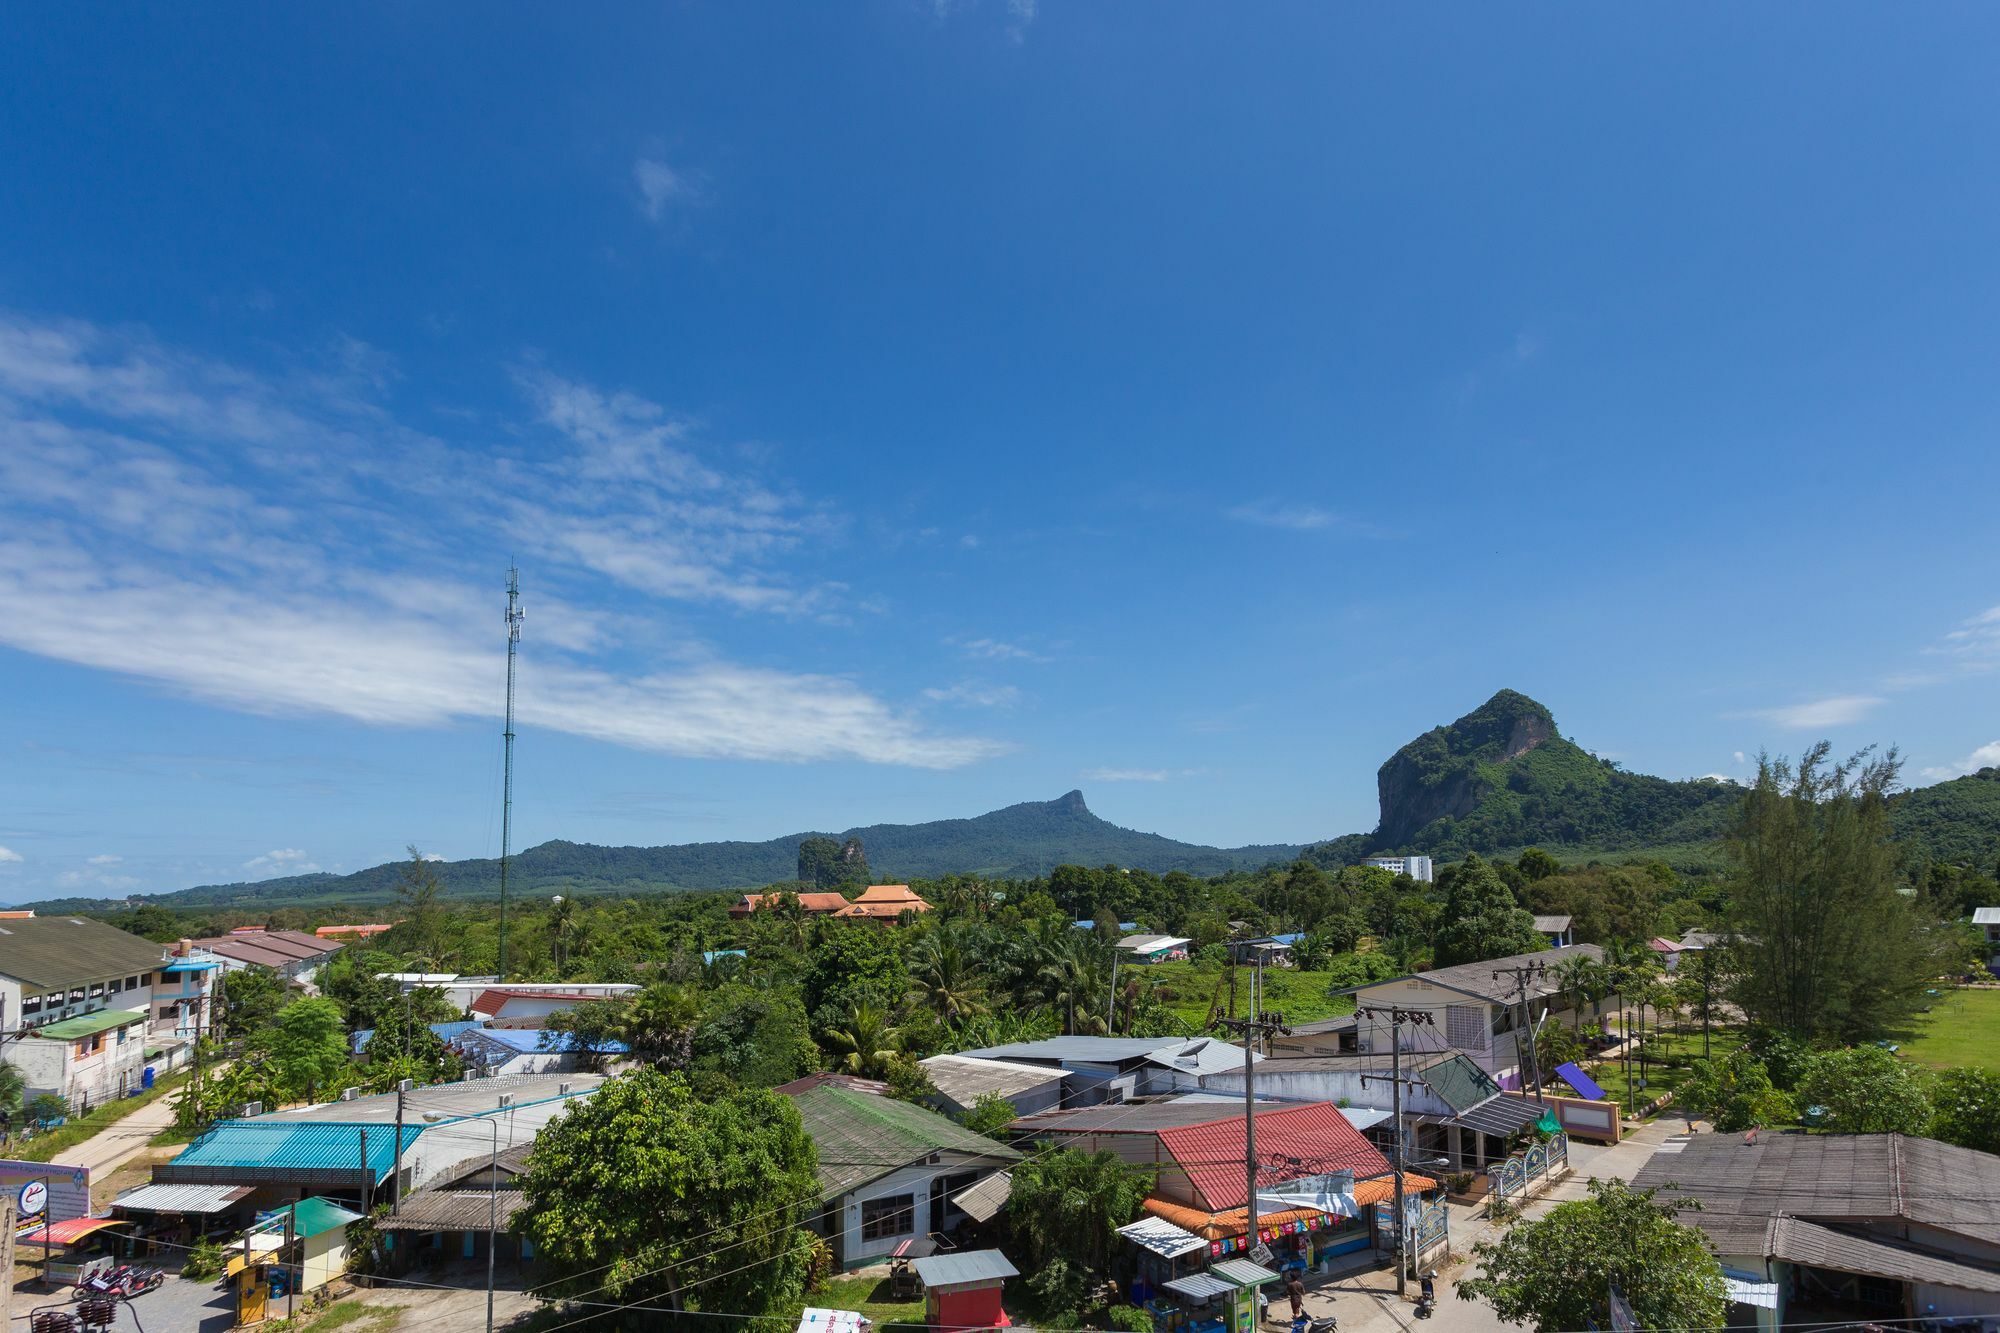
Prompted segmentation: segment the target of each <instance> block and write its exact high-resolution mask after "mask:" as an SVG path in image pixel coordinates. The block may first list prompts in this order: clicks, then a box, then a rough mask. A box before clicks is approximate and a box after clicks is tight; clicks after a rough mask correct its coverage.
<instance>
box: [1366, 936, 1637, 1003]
mask: <svg viewBox="0 0 2000 1333" xmlns="http://www.w3.org/2000/svg"><path fill="white" fill-rule="evenodd" d="M1572 958H1589V959H1592V960H1594V961H1596V962H1603V961H1604V950H1603V949H1601V948H1599V947H1598V946H1597V945H1595V944H1569V945H1564V946H1563V947H1562V948H1560V949H1537V950H1535V952H1533V953H1517V954H1510V955H1509V956H1507V957H1505V958H1489V959H1487V960H1486V961H1484V962H1480V963H1460V964H1458V965H1457V966H1455V967H1435V968H1432V969H1431V970H1430V971H1428V972H1413V973H1411V974H1410V975H1408V976H1402V977H1389V978H1387V979H1386V980H1383V981H1371V982H1369V983H1367V984H1366V985H1363V986H1352V987H1349V988H1348V989H1349V990H1352V991H1370V990H1374V989H1375V988H1376V987H1377V986H1389V985H1393V984H1395V983H1396V982H1399V981H1421V982H1424V983H1425V984H1427V985H1431V986H1443V987H1446V988H1447V989H1450V990H1455V991H1458V992H1460V993H1462V994H1465V995H1474V996H1477V997H1479V998H1480V999H1484V1000H1492V1001H1493V1002H1494V1003H1496V1004H1502V1003H1506V1002H1508V1001H1510V1000H1518V999H1519V998H1520V994H1521V991H1520V987H1519V985H1518V984H1517V983H1516V982H1515V981H1514V979H1513V976H1512V975H1511V972H1512V969H1515V968H1520V967H1534V966H1536V965H1537V964H1541V965H1544V966H1546V967H1547V968H1548V972H1547V973H1546V974H1545V975H1543V976H1542V977H1540V978H1539V979H1536V980H1531V981H1530V982H1529V983H1528V995H1529V997H1530V998H1533V999H1539V998H1541V997H1543V996H1548V995H1554V994H1555V993H1556V992H1557V991H1558V990H1559V989H1561V987H1560V985H1559V983H1558V982H1557V981H1556V968H1558V967H1560V966H1561V965H1562V964H1563V963H1566V962H1568V961H1569V960H1570V959H1572ZM1495 972H1503V973H1510V975H1506V976H1498V977H1496V976H1494V975H1493V974H1494V973H1495Z"/></svg>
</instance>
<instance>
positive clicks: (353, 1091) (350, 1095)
mask: <svg viewBox="0 0 2000 1333" xmlns="http://www.w3.org/2000/svg"><path fill="white" fill-rule="evenodd" d="M360 1095H361V1089H359V1088H342V1089H341V1090H340V1100H342V1101H344V1102H351V1101H353V1100H354V1099H355V1098H356V1097H359V1096H360Z"/></svg>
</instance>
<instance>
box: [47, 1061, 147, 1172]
mask: <svg viewBox="0 0 2000 1333" xmlns="http://www.w3.org/2000/svg"><path fill="white" fill-rule="evenodd" d="M186 1081H187V1073H186V1071H183V1072H181V1073H178V1074H175V1075H173V1076H172V1077H170V1078H163V1079H161V1080H160V1081H159V1082H157V1083H155V1084H154V1085H153V1086H152V1087H151V1088H149V1089H148V1090H146V1091H145V1092H142V1093H140V1094H139V1095H138V1096H137V1097H121V1098H119V1099H118V1100H117V1101H114V1102H104V1103H102V1104H101V1105H98V1106H93V1107H91V1108H90V1114H89V1115H84V1116H76V1117H74V1118H72V1119H70V1120H66V1121H64V1122H63V1123H62V1124H60V1125H58V1126H56V1127H55V1128H54V1129H52V1130H50V1131H49V1132H48V1133H46V1134H38V1135H36V1136H35V1137H34V1138H32V1139H30V1140H28V1142H26V1143H23V1144H20V1145H19V1146H17V1147H16V1148H14V1149H13V1150H12V1152H13V1156H14V1157H15V1158H16V1159H17V1160H19V1161H23V1162H46V1161H50V1160H51V1159H53V1158H54V1157H55V1155H56V1154H57V1153H61V1152H67V1151H68V1150H69V1149H71V1148H74V1147H75V1146H76V1145H77V1144H79V1143H82V1142H83V1141H84V1140H85V1139H88V1138H94V1137H96V1135H97V1133H98V1131H100V1130H102V1129H106V1128H108V1127H109V1126H111V1125H115V1124H117V1123H118V1122H119V1121H120V1120H123V1119H124V1118H125V1117H126V1116H128V1115H131V1114H132V1113H133V1112H134V1111H136V1110H138V1109H139V1108H140V1107H142V1106H144V1105H146V1104H147V1103H148V1102H152V1101H157V1100H158V1099H159V1098H161V1097H164V1096H166V1095H167V1094H169V1093H171V1092H173V1091H174V1090H175V1089H176V1088H178V1087H180V1085H181V1084H182V1083H184V1082H186Z"/></svg>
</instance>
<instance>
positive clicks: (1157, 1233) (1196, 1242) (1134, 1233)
mask: <svg viewBox="0 0 2000 1333" xmlns="http://www.w3.org/2000/svg"><path fill="white" fill-rule="evenodd" d="M1118 1234H1119V1235H1121V1236H1123V1237H1124V1238H1125V1239H1126V1240H1129V1241H1131V1242H1132V1243H1133V1244H1134V1245H1137V1246H1138V1247H1139V1248H1140V1249H1142V1250H1151V1251H1152V1252H1153V1253H1154V1254H1157V1255H1159V1256H1160V1257H1161V1258H1162V1259H1178V1258H1180V1257H1181V1256H1182V1255H1184V1254H1193V1253H1194V1252H1195V1251H1196V1250H1205V1249H1207V1248H1208V1242H1207V1241H1205V1240H1203V1239H1202V1238H1201V1237H1200V1236H1197V1235H1195V1234H1194V1233H1193V1232H1192V1231H1186V1230H1183V1229H1182V1228H1180V1227H1177V1226H1175V1225H1174V1224H1173V1223H1172V1222H1169V1221H1167V1220H1166V1219H1165V1218H1164V1217H1142V1218H1140V1219H1139V1220H1138V1221H1136V1222H1134V1223H1132V1224H1131V1225H1130V1226H1123V1227H1119V1228H1118Z"/></svg>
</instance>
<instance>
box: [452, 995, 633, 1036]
mask: <svg viewBox="0 0 2000 1333" xmlns="http://www.w3.org/2000/svg"><path fill="white" fill-rule="evenodd" d="M612 998H613V997H612V996H609V995H578V994H575V993H574V992H569V991H545V990H535V989H534V988H532V987H518V988H517V987H511V986H488V987H487V988H486V989H485V990H483V991H481V992H479V994H478V995H477V996H476V997H474V999H473V1001H472V1003H471V1004H470V1005H469V1006H467V1007H468V1008H469V1009H470V1010H471V1012H472V1016H473V1017H474V1018H483V1019H485V1020H486V1022H487V1026H489V1027H496V1028H539V1027H546V1026H547V1025H548V1019H549V1015H550V1014H553V1013H555V1012H556V1011H557V1010H558V1009H574V1008H575V1007H576V1006H577V1005H579V1004H597V1003H600V1002H602V1001H604V1000H608V999H612Z"/></svg>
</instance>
